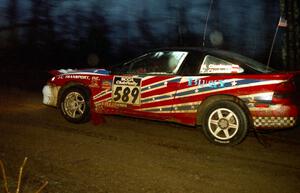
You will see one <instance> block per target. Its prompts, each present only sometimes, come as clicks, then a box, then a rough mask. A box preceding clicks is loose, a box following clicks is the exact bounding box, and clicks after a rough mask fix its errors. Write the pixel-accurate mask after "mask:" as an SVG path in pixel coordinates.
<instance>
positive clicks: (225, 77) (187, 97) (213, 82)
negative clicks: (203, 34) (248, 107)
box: [173, 55, 244, 125]
mask: <svg viewBox="0 0 300 193" xmlns="http://www.w3.org/2000/svg"><path fill="white" fill-rule="evenodd" d="M199 58H200V59H199ZM195 62H197V63H198V64H196V63H193V64H191V65H190V66H189V68H191V67H193V72H191V73H189V74H183V76H182V79H181V81H180V84H179V86H178V89H177V92H176V94H175V99H174V103H173V109H174V110H173V116H174V118H175V119H176V120H177V121H178V122H181V123H184V124H191V125H194V124H195V122H196V113H197V109H198V107H199V105H200V104H201V102H202V101H203V100H204V99H205V98H206V97H208V96H210V95H213V94H221V93H227V94H228V93H230V90H229V89H230V88H234V86H235V85H236V84H237V81H238V79H236V78H235V76H234V75H237V74H240V73H243V72H244V69H243V68H241V67H240V66H239V65H237V64H234V63H231V62H228V61H226V60H223V59H221V58H218V57H215V56H212V55H204V56H202V55H199V56H198V60H195ZM185 67H186V68H187V66H185ZM186 68H185V69H184V70H186Z"/></svg>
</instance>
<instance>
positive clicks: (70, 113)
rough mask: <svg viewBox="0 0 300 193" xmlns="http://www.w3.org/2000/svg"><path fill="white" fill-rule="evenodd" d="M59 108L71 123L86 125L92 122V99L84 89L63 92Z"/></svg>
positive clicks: (75, 88) (71, 89)
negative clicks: (85, 123)
mask: <svg viewBox="0 0 300 193" xmlns="http://www.w3.org/2000/svg"><path fill="white" fill-rule="evenodd" d="M59 107H60V111H61V113H62V115H63V116H64V118H65V119H66V120H68V121H69V122H72V123H84V122H87V121H89V120H90V99H89V95H88V94H87V93H86V92H85V91H84V90H83V89H80V88H77V87H72V88H68V89H66V90H65V91H63V93H62V95H61V98H60V106H59Z"/></svg>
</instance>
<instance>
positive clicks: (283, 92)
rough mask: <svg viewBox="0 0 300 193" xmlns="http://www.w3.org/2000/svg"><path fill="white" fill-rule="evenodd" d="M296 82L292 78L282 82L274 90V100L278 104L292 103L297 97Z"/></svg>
mask: <svg viewBox="0 0 300 193" xmlns="http://www.w3.org/2000/svg"><path fill="white" fill-rule="evenodd" d="M295 91H296V87H295V83H294V81H292V80H289V81H286V82H283V83H280V84H279V85H278V86H277V87H276V88H275V90H274V94H273V98H272V102H273V103H276V104H290V103H292V102H293V99H294V98H295V97H294V95H295Z"/></svg>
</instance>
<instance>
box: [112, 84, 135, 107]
mask: <svg viewBox="0 0 300 193" xmlns="http://www.w3.org/2000/svg"><path fill="white" fill-rule="evenodd" d="M139 96H140V90H139V89H138V88H137V87H131V86H116V87H115V88H114V90H113V101H115V102H120V103H128V104H139V98H140V97H139Z"/></svg>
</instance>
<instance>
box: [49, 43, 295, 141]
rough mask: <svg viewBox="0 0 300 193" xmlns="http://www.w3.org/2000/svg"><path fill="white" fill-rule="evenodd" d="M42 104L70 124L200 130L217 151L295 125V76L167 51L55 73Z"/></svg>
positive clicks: (209, 55)
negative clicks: (122, 119) (113, 120)
mask: <svg viewBox="0 0 300 193" xmlns="http://www.w3.org/2000/svg"><path fill="white" fill-rule="evenodd" d="M52 73H53V74H55V76H54V77H53V78H52V79H51V80H49V81H48V83H47V85H45V86H44V88H43V103H44V104H46V105H50V106H55V107H58V108H59V109H60V111H61V112H62V115H63V116H64V117H65V118H66V119H67V120H68V121H70V122H74V123H80V122H86V121H88V120H89V119H90V117H91V113H101V114H118V115H126V116H133V117H141V118H147V119H153V120H160V121H171V122H177V123H181V124H186V125H193V126H202V129H203V132H204V134H205V136H206V137H207V138H208V139H209V140H210V141H211V142H213V143H216V144H238V143H240V142H241V141H242V140H243V139H244V138H245V137H246V135H247V131H248V130H249V129H251V128H256V129H274V128H288V127H293V126H295V125H296V122H297V119H298V117H299V106H300V105H299V99H300V98H299V87H298V88H297V87H296V86H297V85H298V86H299V83H300V76H299V72H298V73H297V72H293V73H284V72H277V71H275V70H273V69H271V68H268V67H266V65H263V64H260V63H259V62H257V61H254V60H252V59H250V58H247V57H244V56H241V55H239V54H236V53H232V52H228V51H221V50H212V49H202V48H171V49H161V50H155V51H152V52H149V53H146V54H144V55H142V56H140V57H137V58H135V59H133V60H131V61H129V62H126V63H124V64H122V65H120V66H118V67H115V68H114V69H113V70H111V71H107V70H104V69H84V70H58V71H52Z"/></svg>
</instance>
